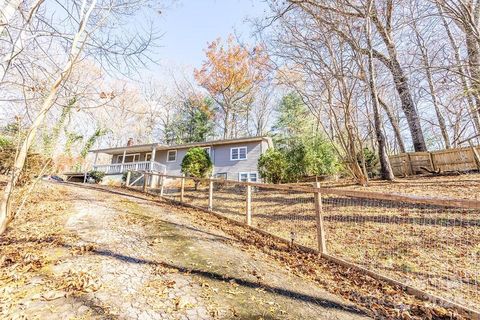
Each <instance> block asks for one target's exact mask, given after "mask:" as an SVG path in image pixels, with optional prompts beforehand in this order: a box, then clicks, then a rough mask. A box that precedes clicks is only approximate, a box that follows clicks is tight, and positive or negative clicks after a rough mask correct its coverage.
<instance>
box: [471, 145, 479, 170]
mask: <svg viewBox="0 0 480 320" xmlns="http://www.w3.org/2000/svg"><path fill="white" fill-rule="evenodd" d="M468 144H469V145H470V148H472V152H473V158H474V159H475V163H476V164H477V169H478V170H480V155H479V154H478V151H477V149H475V146H474V145H473V142H472V140H468Z"/></svg>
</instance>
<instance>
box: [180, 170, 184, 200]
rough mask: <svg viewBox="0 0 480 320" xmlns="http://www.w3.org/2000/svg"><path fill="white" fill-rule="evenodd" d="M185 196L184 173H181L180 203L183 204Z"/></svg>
mask: <svg viewBox="0 0 480 320" xmlns="http://www.w3.org/2000/svg"><path fill="white" fill-rule="evenodd" d="M184 195H185V173H182V182H181V184H180V202H183V198H184Z"/></svg>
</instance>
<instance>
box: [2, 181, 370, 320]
mask: <svg viewBox="0 0 480 320" xmlns="http://www.w3.org/2000/svg"><path fill="white" fill-rule="evenodd" d="M53 188H57V189H58V188H60V192H62V193H63V194H64V195H65V198H64V199H63V200H64V201H67V202H69V208H70V209H69V212H68V215H67V216H66V217H65V219H64V225H63V226H60V227H61V228H64V229H65V231H66V232H68V233H70V234H71V235H72V237H71V238H70V240H69V241H67V242H65V243H62V245H61V247H62V248H61V249H59V248H50V247H46V248H45V249H44V250H46V253H47V254H48V255H56V256H57V257H58V259H57V262H55V263H54V264H53V265H52V266H51V267H49V268H48V269H49V270H48V271H45V270H43V272H42V273H39V275H38V276H36V277H30V280H29V281H26V283H25V284H24V285H23V287H22V288H21V290H23V291H22V292H23V294H22V295H20V296H21V297H22V298H21V299H20V300H19V301H16V302H15V303H12V302H10V304H8V306H7V307H4V308H2V309H0V311H1V312H2V313H3V314H2V313H0V315H3V316H8V317H9V318H18V319H21V318H24V319H25V318H26V319H91V318H109V319H117V318H118V319H362V318H366V316H365V315H364V314H363V313H362V311H360V310H359V309H358V308H356V307H355V306H353V305H352V304H351V303H349V302H347V301H345V300H344V299H342V298H339V297H337V296H335V295H333V294H331V293H327V292H326V291H324V290H323V289H321V288H319V286H318V285H316V284H315V283H313V282H311V281H308V280H306V279H302V278H301V277H299V276H296V275H294V274H293V273H292V272H289V271H288V270H287V269H286V268H285V267H284V266H281V265H280V264H279V263H278V262H275V261H273V260H272V259H270V258H269V257H267V256H266V255H265V254H263V253H261V252H258V251H252V250H248V249H246V248H245V247H244V246H242V245H241V244H240V243H237V242H236V240H235V239H233V238H231V237H230V236H228V235H226V234H224V233H222V232H221V231H219V230H215V229H212V228H209V227H208V226H207V225H198V224H194V223H193V222H192V221H191V220H190V219H188V217H185V216H179V215H177V214H175V213H174V211H169V210H168V206H166V205H165V206H158V205H156V204H154V203H152V202H149V201H146V200H142V199H138V198H135V197H127V196H121V195H115V194H111V193H108V192H102V191H95V190H89V189H84V188H81V187H75V186H66V185H55V186H54V187H53ZM72 248H73V249H72ZM72 250H74V251H75V254H72V252H71V251H72ZM43 269H45V268H43ZM52 278H53V279H57V280H58V279H62V281H64V282H66V283H67V285H66V286H64V287H63V288H61V289H59V288H53V289H52V288H50V287H48V286H47V284H48V283H49V281H50V280H49V279H52ZM50 282H51V281H50ZM47 287H48V288H49V289H47ZM72 287H74V288H75V287H77V289H78V288H80V289H81V290H82V292H83V293H82V294H69V292H71V290H70V291H69V289H72ZM7 290H11V293H17V294H18V291H19V290H20V288H18V287H16V288H15V287H13V286H12V288H8V287H7ZM15 290H16V291H15Z"/></svg>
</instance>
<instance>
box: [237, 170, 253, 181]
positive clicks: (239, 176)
mask: <svg viewBox="0 0 480 320" xmlns="http://www.w3.org/2000/svg"><path fill="white" fill-rule="evenodd" d="M242 174H246V175H247V180H246V181H245V182H248V180H249V178H250V173H249V172H239V173H238V181H242Z"/></svg>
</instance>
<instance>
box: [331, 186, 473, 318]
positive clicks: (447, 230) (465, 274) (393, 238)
mask: <svg viewBox="0 0 480 320" xmlns="http://www.w3.org/2000/svg"><path fill="white" fill-rule="evenodd" d="M322 204H323V219H324V226H325V233H326V238H327V248H328V252H329V253H330V254H331V255H334V256H338V257H340V258H343V259H345V260H348V261H351V262H354V263H356V264H359V265H361V266H364V267H366V268H367V269H370V270H373V271H375V272H377V273H379V274H382V275H386V276H389V277H391V278H393V279H395V280H399V281H400V282H402V283H405V284H408V285H411V286H414V287H416V288H419V289H422V290H424V291H427V292H430V293H433V294H437V295H439V296H442V297H444V298H446V299H449V300H452V301H456V302H458V303H461V304H464V305H468V306H470V307H472V308H476V309H478V304H479V301H480V291H479V289H480V286H479V283H480V208H478V209H475V208H473V209H459V208H452V207H445V206H435V205H428V204H417V203H415V204H409V203H404V202H400V201H389V200H372V199H364V198H354V197H342V196H336V195H325V194H324V195H323V197H322Z"/></svg>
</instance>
